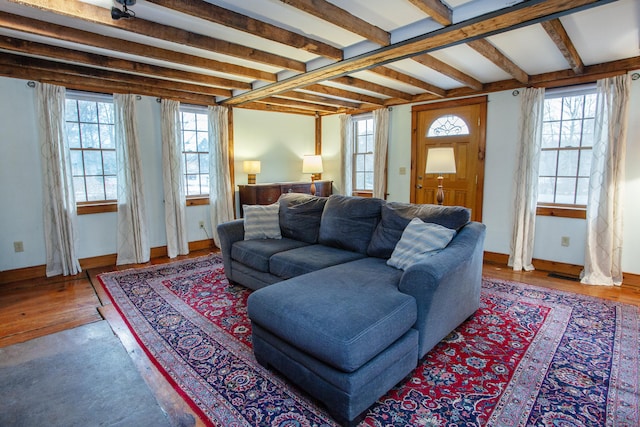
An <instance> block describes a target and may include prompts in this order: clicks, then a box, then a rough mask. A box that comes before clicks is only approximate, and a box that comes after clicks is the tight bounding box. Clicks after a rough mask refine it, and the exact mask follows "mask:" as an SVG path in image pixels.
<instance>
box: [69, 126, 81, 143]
mask: <svg viewBox="0 0 640 427" xmlns="http://www.w3.org/2000/svg"><path fill="white" fill-rule="evenodd" d="M67 144H69V148H80V126H78V124H77V123H67Z"/></svg>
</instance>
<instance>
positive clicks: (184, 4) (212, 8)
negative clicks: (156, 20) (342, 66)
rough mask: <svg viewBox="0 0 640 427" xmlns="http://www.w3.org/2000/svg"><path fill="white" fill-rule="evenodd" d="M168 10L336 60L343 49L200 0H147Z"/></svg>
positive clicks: (339, 58) (340, 55) (339, 57)
mask: <svg viewBox="0 0 640 427" xmlns="http://www.w3.org/2000/svg"><path fill="white" fill-rule="evenodd" d="M147 3H153V4H157V5H158V6H162V7H166V8H168V9H171V10H176V11H178V12H182V13H185V14H187V15H191V16H195V17H196V18H201V19H205V20H207V21H209V22H213V23H216V24H220V25H224V26H225V27H229V28H233V29H235V30H238V31H242V32H245V33H249V34H253V35H254V36H258V37H262V38H264V39H267V40H271V41H274V42H278V43H282V44H284V45H287V46H292V47H295V48H297V49H302V50H305V51H307V52H310V53H313V54H315V55H319V56H324V57H326V58H331V59H335V60H341V59H342V50H341V49H338V48H337V47H334V46H331V45H329V44H327V43H323V42H321V41H318V40H313V39H311V38H309V37H306V36H303V35H300V34H297V33H294V32H293V31H288V30H285V29H284V28H280V27H277V26H275V25H272V24H269V23H267V22H263V21H260V20H257V19H254V18H251V17H248V16H246V15H242V14H240V13H237V12H233V11H231V10H229V9H224V8H222V7H220V6H216V5H214V4H211V3H207V2H203V1H199V0H147Z"/></svg>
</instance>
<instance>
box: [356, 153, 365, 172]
mask: <svg viewBox="0 0 640 427" xmlns="http://www.w3.org/2000/svg"><path fill="white" fill-rule="evenodd" d="M363 170H364V154H358V155H357V156H356V172H359V171H363Z"/></svg>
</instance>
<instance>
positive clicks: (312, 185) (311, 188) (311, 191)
mask: <svg viewBox="0 0 640 427" xmlns="http://www.w3.org/2000/svg"><path fill="white" fill-rule="evenodd" d="M309 192H310V193H311V195H312V196H315V195H316V183H315V176H313V175H311V187H310V188H309Z"/></svg>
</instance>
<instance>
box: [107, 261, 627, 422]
mask: <svg viewBox="0 0 640 427" xmlns="http://www.w3.org/2000/svg"><path fill="white" fill-rule="evenodd" d="M99 279H100V281H101V282H102V284H103V285H104V287H105V289H106V290H107V292H108V293H109V295H110V296H111V299H112V300H113V302H114V304H115V306H116V307H117V309H118V311H119V312H120V314H121V315H122V316H123V318H124V319H125V321H126V323H127V324H128V325H129V327H130V328H131V330H132V332H133V334H134V336H135V337H136V339H137V340H138V341H139V343H140V344H141V345H142V347H143V348H144V349H145V351H146V352H147V354H148V355H149V357H150V358H151V360H152V361H153V362H154V363H155V364H156V365H157V366H158V367H159V368H160V370H161V372H163V374H164V375H165V376H166V377H167V378H168V379H169V381H170V382H171V383H172V384H173V385H174V387H175V388H176V390H178V391H179V392H180V394H181V395H182V396H183V397H184V398H185V399H186V400H187V402H189V404H190V405H191V406H192V407H193V408H194V410H196V411H197V412H198V413H199V414H200V415H201V416H202V418H203V420H206V421H207V422H208V423H209V424H210V425H214V426H248V425H250V426H282V427H285V426H287V427H289V426H333V425H335V423H334V422H333V421H332V419H331V418H330V417H329V416H328V415H327V413H326V412H325V411H324V410H323V409H322V408H321V407H319V406H318V405H317V404H316V403H315V402H314V401H313V400H312V399H310V398H308V397H307V396H305V395H304V393H301V392H300V391H299V390H297V389H296V388H295V387H294V386H291V385H289V384H288V383H287V382H286V381H285V380H283V379H281V377H279V376H278V375H277V374H274V373H272V372H270V371H268V370H266V369H264V368H262V367H261V366H260V365H259V364H258V363H257V362H256V361H255V358H254V357H253V353H252V351H251V324H250V322H249V321H248V319H247V314H246V301H247V297H248V296H249V293H250V291H249V290H247V289H245V288H243V287H240V286H233V285H229V283H228V282H227V279H226V277H225V275H224V270H223V266H222V260H221V258H220V257H219V256H218V255H209V256H206V257H201V258H194V259H190V260H184V261H177V262H174V263H170V264H165V265H159V266H153V267H148V268H142V269H134V270H127V271H122V272H113V273H106V274H102V275H100V276H99ZM639 366H640V310H639V308H638V307H636V306H630V305H625V304H620V303H616V302H612V301H606V300H602V299H597V298H591V297H584V296H580V295H576V294H571V293H566V292H560V291H551V290H548V289H542V288H538V287H533V286H529V285H525V284H521V283H510V282H505V281H500V280H484V282H483V290H482V298H481V307H480V310H478V311H477V312H476V314H475V315H474V316H472V317H471V318H470V319H469V320H468V321H466V322H465V323H464V324H463V325H461V326H460V327H459V328H458V329H457V330H456V331H454V332H453V333H451V334H450V335H449V336H448V337H447V338H446V339H445V340H443V341H442V342H441V343H440V344H438V345H437V346H436V347H435V348H434V349H433V350H432V351H431V352H429V353H428V354H427V356H426V357H425V358H424V359H423V360H422V361H421V363H420V365H419V366H418V368H417V369H416V370H415V371H414V372H413V374H412V375H411V376H410V377H408V378H406V380H405V381H404V382H403V383H402V384H400V385H399V386H398V387H396V388H394V389H392V390H391V391H389V392H388V393H387V394H386V395H385V396H383V397H381V398H380V399H379V400H378V402H376V404H375V405H374V406H372V407H371V408H370V410H369V412H368V414H367V416H366V418H365V419H364V421H363V422H362V424H361V425H362V426H465V427H468V426H545V427H547V426H548V427H551V426H557V427H559V426H563V427H577V426H585V427H586V426H625V427H627V426H628V427H637V426H639V425H640V414H639V406H640V384H639V382H640V377H639V371H638V368H639Z"/></svg>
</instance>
